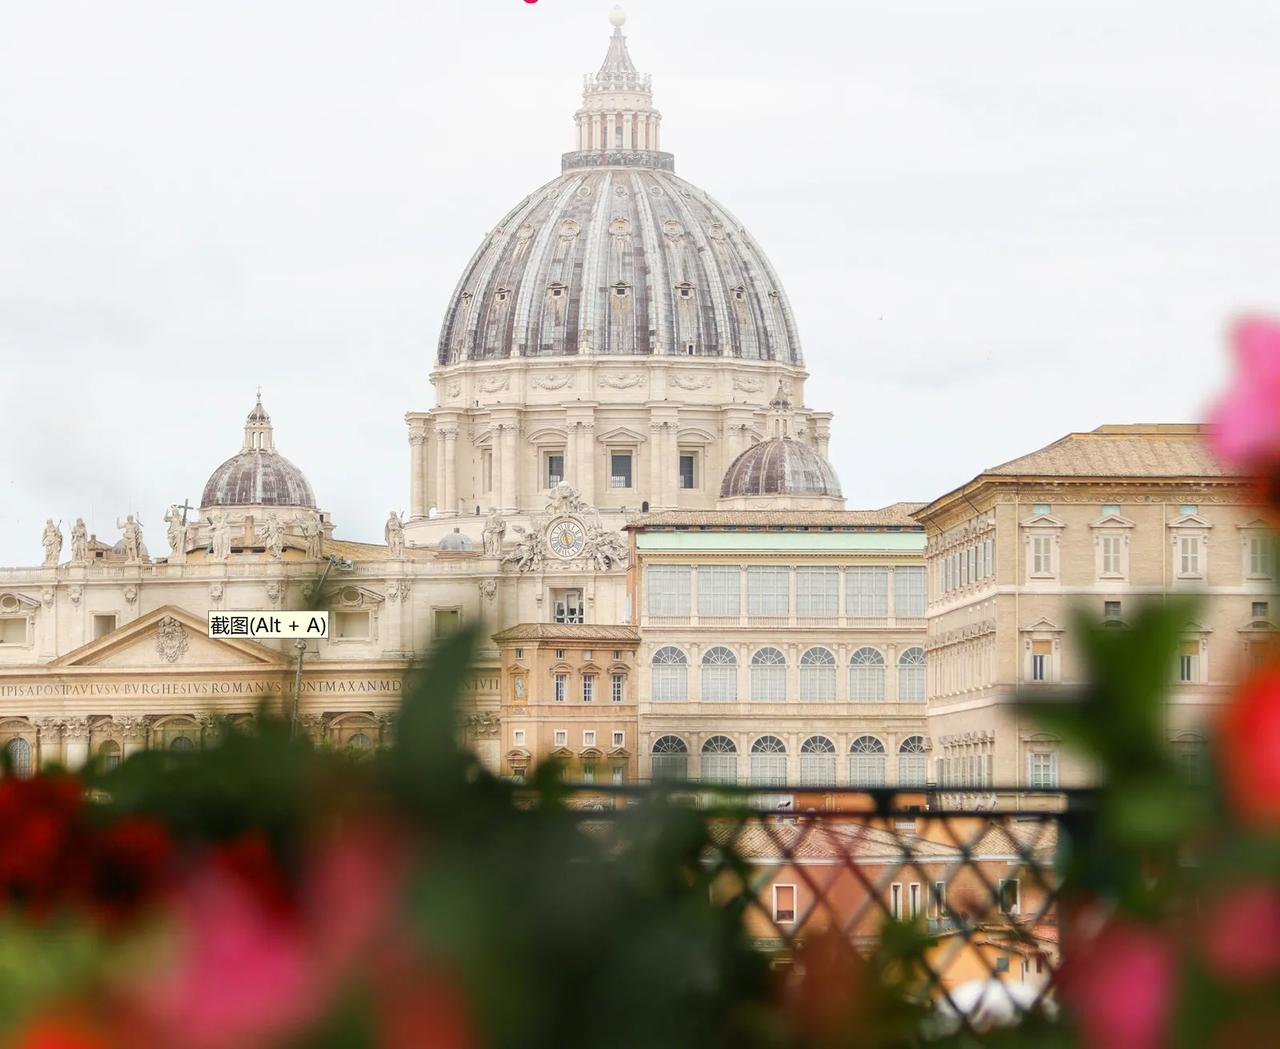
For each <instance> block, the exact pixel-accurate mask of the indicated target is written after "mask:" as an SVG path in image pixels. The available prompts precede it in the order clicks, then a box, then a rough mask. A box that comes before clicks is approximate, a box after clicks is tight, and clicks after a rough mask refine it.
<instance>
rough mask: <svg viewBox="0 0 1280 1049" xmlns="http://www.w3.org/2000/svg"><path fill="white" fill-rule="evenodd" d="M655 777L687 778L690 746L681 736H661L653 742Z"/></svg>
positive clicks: (668, 778) (667, 778)
mask: <svg viewBox="0 0 1280 1049" xmlns="http://www.w3.org/2000/svg"><path fill="white" fill-rule="evenodd" d="M652 753H653V779H655V780H660V779H666V780H687V779H688V778H689V748H688V746H686V745H685V741H684V740H682V739H681V738H680V737H679V736H659V737H658V739H656V740H655V741H654V744H653V752H652Z"/></svg>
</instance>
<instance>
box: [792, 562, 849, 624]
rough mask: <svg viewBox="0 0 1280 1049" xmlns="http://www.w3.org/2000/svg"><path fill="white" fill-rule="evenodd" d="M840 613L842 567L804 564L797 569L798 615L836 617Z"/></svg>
mask: <svg viewBox="0 0 1280 1049" xmlns="http://www.w3.org/2000/svg"><path fill="white" fill-rule="evenodd" d="M839 614H840V569H838V568H818V567H814V566H811V565H803V566H801V567H800V568H797V569H796V615H797V616H799V617H801V618H803V619H834V618H835V617H836V616H838V615H839Z"/></svg>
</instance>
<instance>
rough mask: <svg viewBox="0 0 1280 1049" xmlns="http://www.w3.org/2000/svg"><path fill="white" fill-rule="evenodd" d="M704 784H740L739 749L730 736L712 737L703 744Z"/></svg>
mask: <svg viewBox="0 0 1280 1049" xmlns="http://www.w3.org/2000/svg"><path fill="white" fill-rule="evenodd" d="M702 782H703V783H737V782H738V747H737V744H735V743H734V742H733V740H731V739H730V738H729V737H728V736H710V737H708V738H707V741H706V742H705V743H703V744H702Z"/></svg>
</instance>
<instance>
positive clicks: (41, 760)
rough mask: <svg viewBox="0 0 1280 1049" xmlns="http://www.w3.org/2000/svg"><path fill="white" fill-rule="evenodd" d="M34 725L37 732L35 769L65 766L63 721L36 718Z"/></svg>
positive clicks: (34, 757) (34, 755) (34, 758)
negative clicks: (63, 756)
mask: <svg viewBox="0 0 1280 1049" xmlns="http://www.w3.org/2000/svg"><path fill="white" fill-rule="evenodd" d="M33 724H34V725H35V727H36V732H37V736H36V745H35V748H34V749H35V753H34V754H33V755H32V758H33V760H34V762H35V768H36V769H37V770H39V769H42V768H45V767H46V766H48V765H61V764H63V761H62V719H61V718H36V719H34V721H33Z"/></svg>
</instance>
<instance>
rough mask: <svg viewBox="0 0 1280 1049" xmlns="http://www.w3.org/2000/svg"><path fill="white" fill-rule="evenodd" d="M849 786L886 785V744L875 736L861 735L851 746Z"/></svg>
mask: <svg viewBox="0 0 1280 1049" xmlns="http://www.w3.org/2000/svg"><path fill="white" fill-rule="evenodd" d="M849 786H851V787H883V786H884V744H883V743H881V742H880V741H879V740H878V739H876V737H875V736H859V737H858V738H857V739H855V740H854V741H853V743H852V745H851V746H850V747H849Z"/></svg>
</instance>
